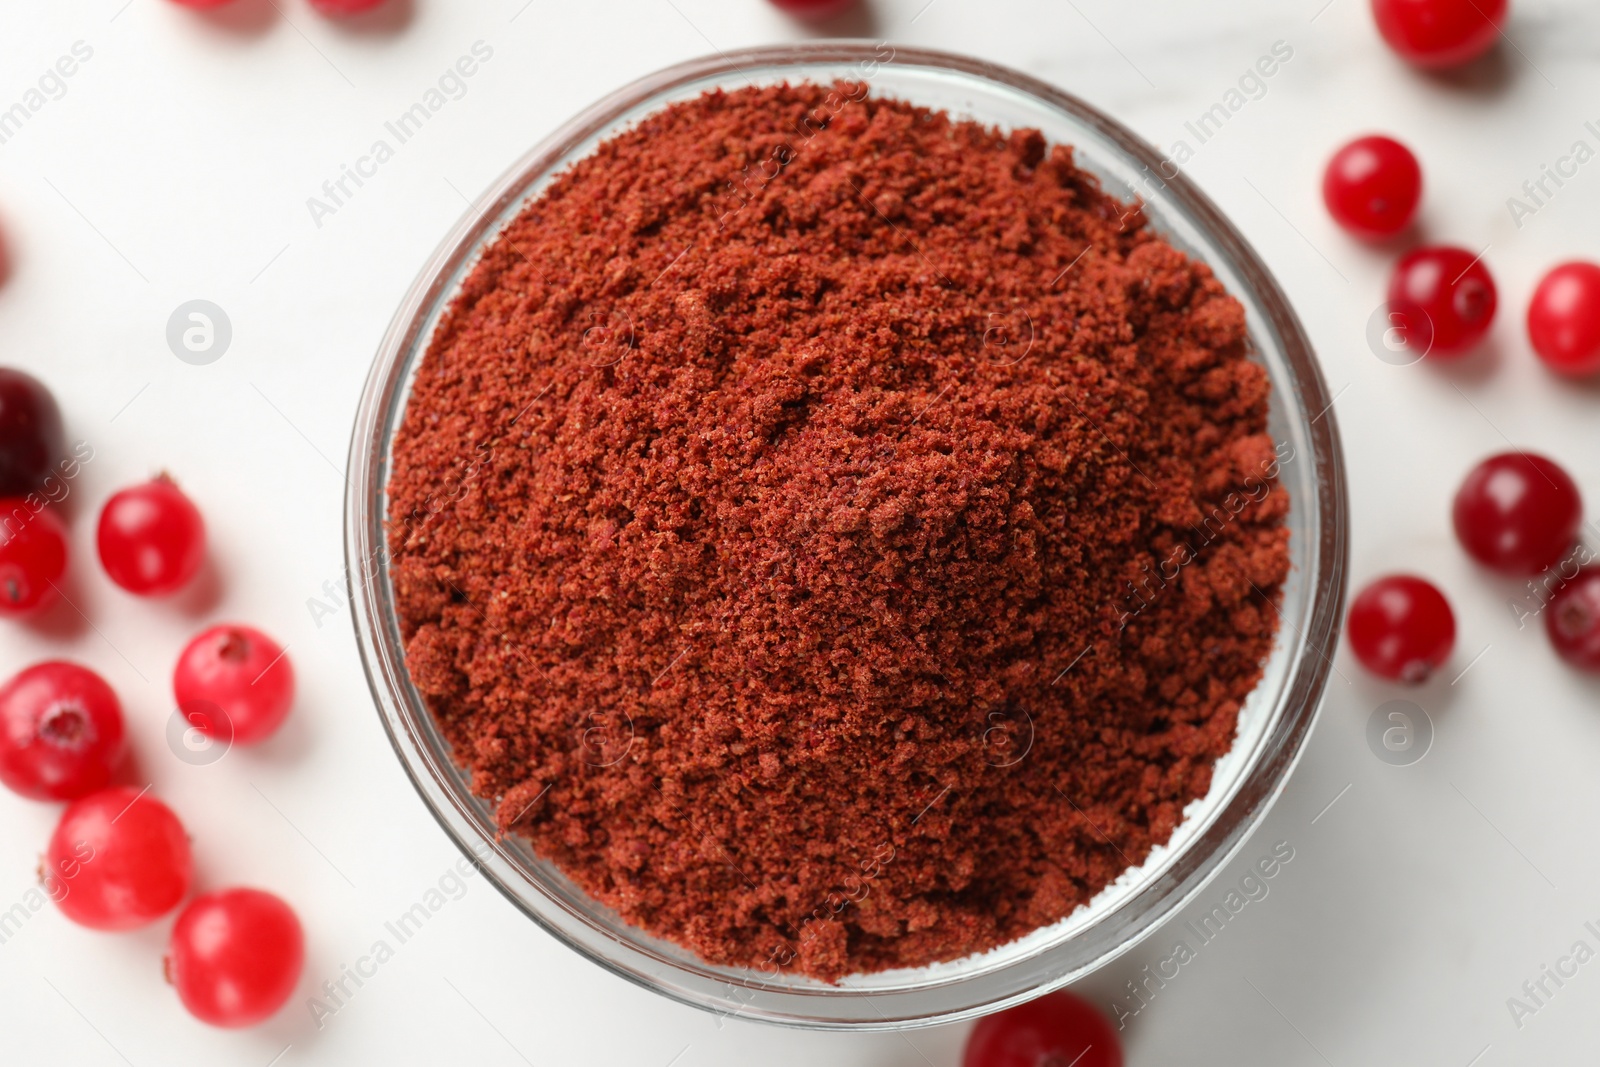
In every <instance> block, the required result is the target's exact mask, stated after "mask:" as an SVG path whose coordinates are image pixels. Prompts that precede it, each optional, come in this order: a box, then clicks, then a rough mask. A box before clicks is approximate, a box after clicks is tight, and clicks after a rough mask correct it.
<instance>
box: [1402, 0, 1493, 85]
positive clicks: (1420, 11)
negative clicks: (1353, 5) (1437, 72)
mask: <svg viewBox="0 0 1600 1067" xmlns="http://www.w3.org/2000/svg"><path fill="white" fill-rule="evenodd" d="M1509 6H1510V5H1509V3H1508V0H1372V15H1373V18H1375V19H1376V20H1377V22H1378V32H1379V33H1381V34H1383V39H1384V40H1385V41H1388V42H1389V47H1390V48H1393V49H1394V50H1395V51H1396V52H1397V53H1399V55H1400V57H1401V58H1402V59H1404V60H1405V61H1406V62H1408V63H1412V64H1415V65H1416V66H1419V67H1430V68H1440V67H1454V66H1459V65H1460V64H1462V63H1466V62H1468V61H1469V60H1473V59H1476V58H1478V57H1479V56H1481V55H1483V53H1485V52H1487V51H1488V50H1489V49H1490V48H1491V47H1492V46H1493V45H1494V42H1495V39H1496V38H1497V37H1499V36H1500V26H1501V24H1503V23H1504V22H1505V20H1506V9H1507V8H1508V7H1509Z"/></svg>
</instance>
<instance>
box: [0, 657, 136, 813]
mask: <svg viewBox="0 0 1600 1067" xmlns="http://www.w3.org/2000/svg"><path fill="white" fill-rule="evenodd" d="M122 750H123V741H122V705H121V704H119V703H118V702H117V694H116V693H114V692H112V691H111V687H110V686H109V685H107V684H106V683H105V681H104V679H102V678H101V677H100V676H99V675H98V674H96V673H94V671H91V670H89V669H88V668H87V667H80V666H78V665H77V664H76V663H64V662H62V661H60V660H52V661H50V662H48V663H36V664H34V665H33V666H32V667H29V668H28V669H27V670H25V671H23V672H21V673H20V674H18V675H16V676H15V677H14V678H12V679H11V680H10V681H9V682H7V683H6V684H5V686H4V688H0V782H4V783H5V784H6V785H7V786H8V787H9V788H10V789H11V790H12V791H14V792H17V793H21V794H22V795H23V796H25V797H31V798H32V799H34V800H76V799H77V798H78V797H81V796H86V795H88V794H89V793H92V792H94V791H95V790H96V789H99V788H100V787H101V786H103V785H105V784H106V783H107V782H108V781H110V780H111V772H112V771H113V770H114V769H115V768H116V765H117V761H118V760H119V759H121V758H122Z"/></svg>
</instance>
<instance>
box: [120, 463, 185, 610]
mask: <svg viewBox="0 0 1600 1067" xmlns="http://www.w3.org/2000/svg"><path fill="white" fill-rule="evenodd" d="M97 540H98V542H99V547H100V562H101V564H102V565H104V567H105V569H106V573H107V574H109V575H110V576H111V580H112V581H114V582H116V583H117V584H118V585H120V586H122V588H124V589H126V590H127V591H128V592H130V593H137V594H138V595H139V596H166V595H167V594H169V593H176V592H177V591H178V590H179V589H182V588H183V587H184V586H186V585H188V584H189V582H190V580H192V579H193V578H194V576H195V575H196V574H197V573H198V572H199V570H200V565H201V564H202V563H204V562H205V558H206V526H205V521H204V520H203V519H201V518H200V511H199V509H198V508H196V507H195V506H194V504H193V503H191V502H190V500H189V498H188V497H186V496H184V495H183V491H182V490H180V489H179V488H178V487H177V486H176V485H174V484H173V483H172V480H171V479H170V478H168V477H167V476H166V475H164V474H163V475H162V476H161V477H159V478H156V479H155V480H154V481H149V482H146V483H145V484H143V485H135V486H133V487H132V488H129V489H124V490H122V492H120V493H118V494H116V495H115V496H113V497H112V498H111V499H110V500H108V501H106V506H105V508H104V509H103V510H102V511H101V512H100V529H99V532H98V535H97Z"/></svg>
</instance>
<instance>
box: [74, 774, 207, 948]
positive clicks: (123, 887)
mask: <svg viewBox="0 0 1600 1067" xmlns="http://www.w3.org/2000/svg"><path fill="white" fill-rule="evenodd" d="M45 858H46V863H47V865H48V866H47V869H46V872H45V873H46V879H45V881H46V885H47V888H48V889H49V891H50V895H51V896H52V897H54V898H55V901H56V904H57V905H58V906H59V907H60V908H61V910H62V912H63V913H65V915H66V916H67V918H69V919H71V920H72V921H73V922H75V923H78V924H79V925H81V926H88V927H92V928H93V929H96V930H132V929H134V928H135V927H139V926H144V925H145V924H147V923H152V922H155V921H156V920H157V919H159V918H161V916H163V915H165V914H166V913H167V912H169V911H171V910H172V909H173V908H175V907H177V906H178V903H179V902H180V901H182V900H183V898H184V896H185V895H186V894H187V893H188V892H189V876H190V859H189V838H188V836H187V835H186V834H185V833H184V832H183V824H182V823H180V822H179V821H178V817H177V816H176V815H174V814H172V809H171V808H169V807H167V806H166V805H165V804H163V803H161V801H159V800H157V799H156V798H155V797H152V796H150V795H149V794H148V793H142V792H141V791H140V790H137V789H129V788H127V787H117V788H112V789H102V790H100V792H98V793H91V794H89V795H88V796H86V797H84V798H83V799H82V800H80V801H78V802H77V803H75V804H73V805H72V806H71V807H70V808H68V809H67V810H66V813H65V814H63V815H62V816H61V822H60V823H59V824H58V825H57V826H56V832H55V833H54V834H53V835H52V836H51V838H50V849H49V851H48V852H47V853H46V857H45Z"/></svg>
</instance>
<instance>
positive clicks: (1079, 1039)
mask: <svg viewBox="0 0 1600 1067" xmlns="http://www.w3.org/2000/svg"><path fill="white" fill-rule="evenodd" d="M1056 1064H1062V1065H1063V1067H1064V1065H1066V1064H1071V1065H1072V1067H1122V1046H1121V1045H1120V1044H1119V1043H1118V1042H1117V1035H1116V1032H1115V1031H1113V1030H1112V1029H1111V1024H1110V1023H1109V1022H1107V1021H1106V1017H1105V1016H1104V1015H1101V1014H1100V1013H1099V1012H1098V1011H1096V1010H1095V1009H1094V1007H1093V1006H1092V1005H1091V1004H1090V1003H1089V1002H1088V1001H1086V1000H1084V999H1083V998H1082V997H1077V996H1074V995H1073V994H1071V993H1065V992H1061V993H1047V994H1046V995H1044V996H1042V997H1040V998H1039V999H1038V1000H1031V1001H1029V1002H1028V1003H1026V1004H1021V1005H1018V1006H1017V1007H1015V1008H1008V1009H1007V1010H1005V1011H1003V1012H1001V1013H1000V1014H998V1015H990V1016H989V1017H987V1018H984V1019H979V1020H978V1025H977V1026H974V1027H973V1028H972V1034H971V1035H970V1036H969V1037H968V1038H967V1049H966V1051H965V1052H964V1053H963V1054H962V1056H961V1067H1055V1065H1056Z"/></svg>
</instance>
